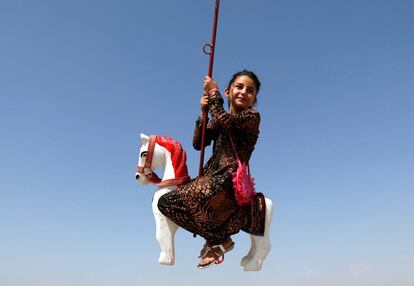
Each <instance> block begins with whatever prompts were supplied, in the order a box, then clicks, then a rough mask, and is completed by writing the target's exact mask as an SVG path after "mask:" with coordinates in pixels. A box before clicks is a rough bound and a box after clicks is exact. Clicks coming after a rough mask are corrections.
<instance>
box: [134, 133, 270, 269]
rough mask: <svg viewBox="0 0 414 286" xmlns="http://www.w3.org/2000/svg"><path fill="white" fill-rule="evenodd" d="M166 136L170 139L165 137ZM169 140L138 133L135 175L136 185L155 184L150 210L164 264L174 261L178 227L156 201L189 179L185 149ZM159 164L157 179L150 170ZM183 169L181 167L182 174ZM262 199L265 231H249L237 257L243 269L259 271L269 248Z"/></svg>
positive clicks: (267, 215)
mask: <svg viewBox="0 0 414 286" xmlns="http://www.w3.org/2000/svg"><path fill="white" fill-rule="evenodd" d="M158 138H161V141H162V139H163V138H167V137H161V136H158ZM168 139H171V138H169V137H168ZM173 142H174V144H169V146H168V148H166V146H161V145H160V144H158V143H154V140H153V141H152V143H151V144H150V137H148V136H146V135H144V134H141V148H140V152H139V160H138V167H137V172H136V174H135V176H136V180H137V181H138V182H139V183H140V184H142V185H146V184H148V183H153V184H155V185H157V186H158V188H157V189H156V191H155V193H154V197H153V200H152V211H153V213H154V218H155V224H156V238H157V241H158V243H159V245H160V249H161V252H160V256H159V259H158V262H159V263H160V264H165V265H174V263H175V252H174V236H175V233H176V231H177V229H178V228H179V226H178V225H177V224H175V223H174V222H173V221H172V220H170V219H169V218H168V217H166V216H164V215H163V214H162V213H161V212H160V211H159V209H158V200H159V198H160V197H161V196H162V195H163V194H165V193H167V192H170V191H171V190H174V189H176V188H177V185H179V184H181V183H183V182H184V181H187V180H188V179H189V178H188V177H186V174H185V173H186V171H187V166H186V157H185V152H184V151H183V150H182V147H181V144H180V143H179V142H178V141H175V140H173ZM149 145H151V146H149ZM177 149H180V151H178V150H177ZM180 152H181V153H184V156H182V157H181V158H180V159H179V160H177V156H176V154H177V153H180ZM172 154H173V155H172ZM147 158H148V160H147ZM148 163H149V164H148ZM160 167H161V168H163V169H164V174H163V176H162V178H158V177H157V176H156V175H155V173H153V170H155V169H157V168H160ZM183 170H185V172H184V173H183V172H182V171H183ZM180 174H181V175H180ZM154 176H155V177H156V178H154ZM265 202H266V213H265V232H264V235H263V236H257V235H252V234H250V238H251V247H250V250H249V252H248V254H247V255H246V256H244V257H243V259H242V260H241V266H243V268H244V270H245V271H259V270H261V268H262V264H263V261H264V260H265V258H266V256H267V254H268V253H269V251H270V238H269V229H270V224H271V222H272V213H273V203H272V201H271V200H270V199H269V198H265Z"/></svg>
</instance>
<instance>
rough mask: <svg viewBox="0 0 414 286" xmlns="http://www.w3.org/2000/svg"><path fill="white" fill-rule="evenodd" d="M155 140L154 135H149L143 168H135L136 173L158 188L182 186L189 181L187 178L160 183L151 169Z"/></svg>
mask: <svg viewBox="0 0 414 286" xmlns="http://www.w3.org/2000/svg"><path fill="white" fill-rule="evenodd" d="M156 140H157V136H156V135H151V136H150V138H149V142H148V149H147V157H146V158H145V164H144V166H137V170H136V171H137V172H138V173H141V174H144V175H145V176H146V177H147V179H148V181H150V182H151V183H152V184H154V185H156V186H160V187H164V186H175V185H182V184H184V183H186V182H188V181H190V177H189V176H184V177H180V178H175V179H169V180H164V181H162V180H161V179H160V178H159V177H158V176H157V174H155V173H154V171H153V170H152V169H151V165H152V159H153V158H154V150H155V142H156Z"/></svg>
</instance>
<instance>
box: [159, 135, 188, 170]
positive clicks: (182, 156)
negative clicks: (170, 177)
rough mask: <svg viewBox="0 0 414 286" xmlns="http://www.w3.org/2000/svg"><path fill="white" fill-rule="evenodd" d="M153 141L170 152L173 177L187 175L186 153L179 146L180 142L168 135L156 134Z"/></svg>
mask: <svg viewBox="0 0 414 286" xmlns="http://www.w3.org/2000/svg"><path fill="white" fill-rule="evenodd" d="M155 142H156V143H158V144H159V145H160V146H162V147H164V148H165V149H167V150H168V151H169V152H170V153H171V160H172V164H173V168H174V175H175V178H182V177H186V176H188V170H187V154H186V153H185V150H184V149H183V147H182V146H181V143H180V142H178V141H177V140H174V139H172V138H171V137H168V136H157V139H156V141H155Z"/></svg>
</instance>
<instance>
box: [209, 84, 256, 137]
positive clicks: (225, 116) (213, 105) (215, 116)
mask: <svg viewBox="0 0 414 286" xmlns="http://www.w3.org/2000/svg"><path fill="white" fill-rule="evenodd" d="M208 105H209V111H210V114H211V116H212V120H211V125H212V127H214V128H220V129H225V130H226V129H227V130H229V129H232V128H236V129H238V130H243V131H244V132H246V133H251V134H258V132H259V125H260V114H259V112H257V111H256V110H254V109H247V110H244V111H242V112H240V113H237V114H230V113H227V112H226V111H225V110H224V108H223V97H222V96H221V94H220V93H219V92H218V91H217V92H216V93H214V95H213V96H211V97H210V98H209V100H208Z"/></svg>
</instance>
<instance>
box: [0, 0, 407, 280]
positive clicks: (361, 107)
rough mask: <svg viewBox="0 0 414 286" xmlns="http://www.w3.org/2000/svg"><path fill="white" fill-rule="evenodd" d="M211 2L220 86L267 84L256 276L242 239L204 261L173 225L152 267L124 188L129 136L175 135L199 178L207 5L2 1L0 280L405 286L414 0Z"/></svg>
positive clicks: (140, 200) (256, 166)
mask: <svg viewBox="0 0 414 286" xmlns="http://www.w3.org/2000/svg"><path fill="white" fill-rule="evenodd" d="M221 2H222V3H221V10H220V20H219V28H218V36H217V50H216V61H215V67H214V78H215V79H216V80H217V82H218V84H219V86H220V88H222V89H223V88H224V87H225V85H226V83H227V81H228V80H229V79H230V77H231V75H232V74H233V73H234V72H236V71H238V70H240V69H242V68H248V69H252V70H254V71H255V72H256V73H257V74H258V75H259V77H260V79H261V81H262V84H263V88H262V90H261V92H260V94H259V103H258V106H257V109H258V110H259V111H260V113H261V115H262V124H261V133H260V138H259V141H258V144H257V147H256V150H255V152H254V155H253V158H252V160H251V167H252V172H253V175H254V177H255V178H256V182H257V190H258V191H261V192H263V193H265V194H266V196H268V197H270V198H271V199H272V200H273V201H274V203H275V204H276V212H275V216H274V222H273V225H272V227H271V242H272V247H273V248H272V252H271V253H270V255H269V256H268V259H267V260H266V261H265V264H264V266H263V270H262V271H261V272H258V273H245V272H243V270H242V268H241V267H240V266H239V261H240V259H241V258H242V257H243V256H244V255H245V254H246V253H247V251H248V249H249V240H248V235H247V234H245V233H239V234H237V235H235V236H234V238H233V239H234V241H235V242H236V247H235V249H234V250H233V251H232V252H230V253H228V255H226V258H225V261H224V263H223V264H222V265H220V266H217V267H214V268H211V269H208V270H204V271H200V270H198V269H197V268H196V265H197V263H198V259H197V256H198V254H199V251H200V248H201V246H202V244H203V240H202V239H201V238H200V237H197V238H196V239H194V238H192V236H191V234H190V233H188V232H186V231H183V230H180V231H179V232H178V233H177V237H176V258H177V261H176V265H175V266H173V267H168V266H161V265H158V263H157V259H158V254H159V248H158V245H157V242H156V240H155V223H154V220H153V217H152V212H151V197H152V194H153V190H154V187H153V186H146V187H144V186H140V185H138V184H137V183H136V182H135V180H134V172H135V166H136V162H137V158H138V157H137V156H138V148H139V144H140V142H139V133H140V132H143V133H145V134H159V135H169V136H171V137H173V138H175V139H177V140H179V141H181V142H182V144H183V146H184V147H185V149H186V150H187V156H188V167H189V170H190V175H191V176H192V177H194V176H196V174H197V168H198V160H199V153H198V152H196V151H195V150H193V149H192V146H191V140H192V132H193V127H194V121H195V120H196V117H197V116H198V114H199V99H200V96H201V94H202V81H203V77H204V75H205V74H206V73H207V67H208V57H207V56H206V55H204V54H203V53H202V46H203V44H204V43H205V42H207V41H209V40H210V37H211V25H212V16H213V9H214V1H213V0H178V1H166V0H164V1H159V0H151V1H149V0H148V1H140V0H136V1H131V0H119V1H110V0H102V1H96V0H82V1H80V0H73V1H63V0H54V1H51V0H50V1H42V0H39V1H27V0H26V1H24V0H22V1H17V0H1V1H0V130H1V140H0V284H1V285H2V286H3V285H4V286H26V285H30V286H37V285H39V286H66V285H67V286H73V285H76V286H84V285H85V286H106V285H122V286H132V285H181V286H184V285H194V284H195V283H196V284H197V285H217V284H221V285H230V283H237V284H238V285H241V286H242V285H272V286H273V285H281V286H322V285H328V286H330V285H335V286H342V285H343V286H367V285H369V286H377V285H378V286H389V285H399V286H412V285H414V275H413V272H414V244H413V241H414V208H413V205H414V175H413V170H414V132H413V126H414V116H413V111H414V37H413V27H414V17H413V15H414V1H412V0H406V1H404V0H387V1H385V0H377V1H374V0H346V1H345V0H343V1H340V0H315V1H306V0H283V1H276V0H268V1H265V0H258V1H247V0H222V1H221ZM208 152H210V151H208ZM208 152H207V154H206V155H208V154H209V153H208Z"/></svg>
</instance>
